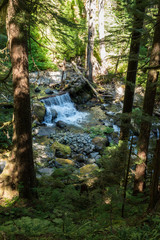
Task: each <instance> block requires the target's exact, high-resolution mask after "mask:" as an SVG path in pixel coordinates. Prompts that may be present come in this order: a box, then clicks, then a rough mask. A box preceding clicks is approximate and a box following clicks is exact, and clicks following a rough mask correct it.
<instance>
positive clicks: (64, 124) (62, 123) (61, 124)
mask: <svg viewBox="0 0 160 240" xmlns="http://www.w3.org/2000/svg"><path fill="white" fill-rule="evenodd" d="M56 126H57V127H59V128H65V127H66V126H67V124H66V123H65V122H63V121H61V120H60V121H58V122H56Z"/></svg>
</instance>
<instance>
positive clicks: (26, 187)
mask: <svg viewBox="0 0 160 240" xmlns="http://www.w3.org/2000/svg"><path fill="white" fill-rule="evenodd" d="M20 4H21V5H20ZM26 5H27V1H23V3H22V2H21V1H20V0H9V4H8V9H7V21H6V26H7V34H8V40H9V48H10V49H9V50H10V57H11V62H12V73H13V92H14V136H13V144H14V148H13V151H12V157H11V159H10V160H9V161H8V163H7V165H6V167H5V169H4V171H3V173H2V175H1V178H0V179H1V181H0V183H1V184H0V185H1V191H0V194H1V197H5V198H12V197H13V196H15V195H19V196H20V197H23V198H31V197H32V196H33V192H32V189H33V187H34V186H35V173H34V164H33V154H32V133H31V110H30V93H29V72H28V49H27V16H26V12H25V9H24V7H25V6H26Z"/></svg>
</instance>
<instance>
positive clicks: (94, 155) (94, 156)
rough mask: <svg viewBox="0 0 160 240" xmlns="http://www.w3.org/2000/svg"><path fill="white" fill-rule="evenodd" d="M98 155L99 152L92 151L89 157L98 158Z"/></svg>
mask: <svg viewBox="0 0 160 240" xmlns="http://www.w3.org/2000/svg"><path fill="white" fill-rule="evenodd" d="M97 155H99V152H92V153H90V155H89V157H90V158H96V156H97Z"/></svg>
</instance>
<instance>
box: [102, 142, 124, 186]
mask: <svg viewBox="0 0 160 240" xmlns="http://www.w3.org/2000/svg"><path fill="white" fill-rule="evenodd" d="M124 152H125V153H126V154H127V153H128V148H127V145H126V143H125V142H121V141H120V142H119V144H118V145H113V146H111V147H107V148H106V149H105V151H104V153H103V156H102V158H101V165H102V171H101V174H100V179H101V182H102V183H103V185H104V186H113V185H119V184H120V183H121V181H122V179H123V177H124V160H125V159H124ZM126 154H125V155H126Z"/></svg>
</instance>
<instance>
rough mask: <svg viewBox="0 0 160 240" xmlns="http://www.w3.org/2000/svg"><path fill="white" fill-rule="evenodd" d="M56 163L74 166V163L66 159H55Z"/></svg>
mask: <svg viewBox="0 0 160 240" xmlns="http://www.w3.org/2000/svg"><path fill="white" fill-rule="evenodd" d="M56 162H58V163H59V164H61V165H62V166H63V165H70V166H74V165H75V162H74V161H73V160H70V159H67V158H56Z"/></svg>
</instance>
